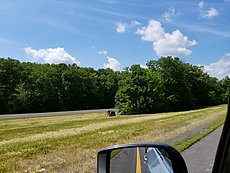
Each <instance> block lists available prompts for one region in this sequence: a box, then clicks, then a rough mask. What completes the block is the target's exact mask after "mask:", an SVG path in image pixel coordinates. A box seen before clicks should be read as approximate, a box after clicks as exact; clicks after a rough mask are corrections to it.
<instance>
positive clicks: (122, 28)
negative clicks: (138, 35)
mask: <svg viewBox="0 0 230 173" xmlns="http://www.w3.org/2000/svg"><path fill="white" fill-rule="evenodd" d="M126 29H127V24H126V23H117V28H116V30H117V32H119V33H124V32H125V31H126Z"/></svg>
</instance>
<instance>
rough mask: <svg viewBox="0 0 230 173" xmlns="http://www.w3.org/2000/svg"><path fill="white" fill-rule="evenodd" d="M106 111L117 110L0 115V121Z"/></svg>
mask: <svg viewBox="0 0 230 173" xmlns="http://www.w3.org/2000/svg"><path fill="white" fill-rule="evenodd" d="M108 110H113V111H117V109H95V110H79V111H65V112H44V113H26V114H6V115H0V119H14V118H27V117H46V116H56V115H71V114H82V113H94V112H106V111H108Z"/></svg>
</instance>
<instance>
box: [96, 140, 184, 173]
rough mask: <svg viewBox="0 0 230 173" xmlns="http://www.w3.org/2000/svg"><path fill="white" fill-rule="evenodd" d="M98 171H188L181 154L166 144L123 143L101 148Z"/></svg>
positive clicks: (138, 172)
mask: <svg viewBox="0 0 230 173" xmlns="http://www.w3.org/2000/svg"><path fill="white" fill-rule="evenodd" d="M97 172H98V173H115V172H116V173H118V172H119V173H123V172H124V173H127V172H136V173H152V172H153V173H158V172H159V173H188V171H187V167H186V164H185V161H184V159H183V157H182V156H181V154H180V153H179V152H178V151H177V150H176V149H174V148H173V147H171V146H169V145H166V144H155V143H140V144H123V145H116V146H112V147H108V148H104V149H101V150H100V151H99V152H98V155H97Z"/></svg>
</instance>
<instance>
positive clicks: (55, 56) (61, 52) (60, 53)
mask: <svg viewBox="0 0 230 173" xmlns="http://www.w3.org/2000/svg"><path fill="white" fill-rule="evenodd" d="M24 51H25V53H26V54H27V56H29V57H30V58H32V59H33V60H35V61H39V60H42V61H44V62H45V63H49V64H52V63H53V64H58V63H66V64H72V63H75V64H77V65H80V62H79V61H77V60H76V58H75V57H73V56H71V55H69V54H68V53H67V52H66V51H65V49H64V48H60V47H58V48H48V49H39V50H35V49H32V48H31V47H27V48H24Z"/></svg>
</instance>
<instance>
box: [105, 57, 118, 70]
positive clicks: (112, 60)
mask: <svg viewBox="0 0 230 173" xmlns="http://www.w3.org/2000/svg"><path fill="white" fill-rule="evenodd" d="M107 60H108V61H107V63H105V64H104V68H110V69H113V70H115V71H119V70H121V64H120V62H119V61H118V60H116V59H115V58H111V57H109V56H107Z"/></svg>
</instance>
